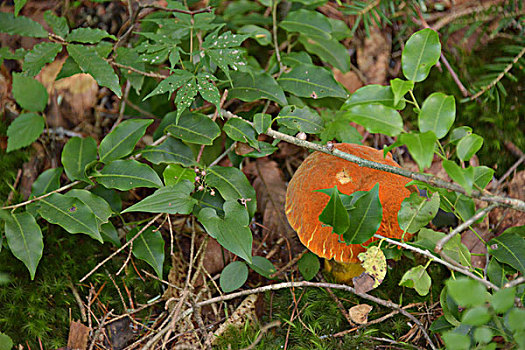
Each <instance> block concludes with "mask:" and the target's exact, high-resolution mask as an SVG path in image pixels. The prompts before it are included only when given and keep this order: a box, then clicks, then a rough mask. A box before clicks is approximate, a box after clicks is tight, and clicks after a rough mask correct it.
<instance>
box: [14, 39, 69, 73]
mask: <svg viewBox="0 0 525 350" xmlns="http://www.w3.org/2000/svg"><path fill="white" fill-rule="evenodd" d="M60 51H62V45H60V44H57V43H48V42H43V43H40V44H37V45H35V46H34V47H33V49H32V50H31V51H29V52H28V53H27V55H26V56H25V58H24V64H23V66H22V69H23V71H24V72H25V73H26V74H27V75H28V76H31V77H33V76H35V75H37V74H38V73H40V71H41V70H42V68H43V67H44V66H45V65H46V64H48V63H50V62H53V60H54V59H55V57H56V55H57V54H58V53H59V52H60Z"/></svg>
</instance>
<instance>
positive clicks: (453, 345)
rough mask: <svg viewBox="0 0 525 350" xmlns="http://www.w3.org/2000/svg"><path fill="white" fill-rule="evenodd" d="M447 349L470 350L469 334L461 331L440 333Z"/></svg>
mask: <svg viewBox="0 0 525 350" xmlns="http://www.w3.org/2000/svg"><path fill="white" fill-rule="evenodd" d="M442 338H443V341H444V342H445V345H446V348H447V349H454V350H470V338H469V336H467V335H465V334H461V333H455V332H453V331H448V332H446V333H444V334H443V335H442Z"/></svg>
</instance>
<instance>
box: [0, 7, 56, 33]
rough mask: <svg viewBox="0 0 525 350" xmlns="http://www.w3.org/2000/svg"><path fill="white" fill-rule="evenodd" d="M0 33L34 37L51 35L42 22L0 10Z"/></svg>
mask: <svg viewBox="0 0 525 350" xmlns="http://www.w3.org/2000/svg"><path fill="white" fill-rule="evenodd" d="M0 33H6V34H11V35H14V34H18V35H20V36H30V37H34V38H47V36H48V35H49V33H48V32H47V31H46V30H45V29H44V27H42V25H41V24H40V23H38V22H35V21H33V20H32V19H29V18H27V17H24V16H18V17H15V16H14V15H13V14H12V13H9V12H0Z"/></svg>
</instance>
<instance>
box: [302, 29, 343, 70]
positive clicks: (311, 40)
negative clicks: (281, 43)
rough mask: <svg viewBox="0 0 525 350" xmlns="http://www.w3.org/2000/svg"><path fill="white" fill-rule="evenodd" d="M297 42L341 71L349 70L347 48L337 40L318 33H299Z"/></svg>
mask: <svg viewBox="0 0 525 350" xmlns="http://www.w3.org/2000/svg"><path fill="white" fill-rule="evenodd" d="M299 42H300V43H301V44H303V46H304V47H305V49H306V51H308V52H310V53H311V54H314V55H317V56H319V58H320V59H321V60H322V61H323V62H327V63H329V64H331V65H332V66H334V67H336V68H337V69H339V70H340V71H341V72H348V71H349V70H350V55H349V54H348V49H347V48H346V47H345V46H344V45H343V44H341V43H340V42H339V41H337V40H335V39H332V38H328V39H327V38H324V37H322V36H318V35H300V36H299Z"/></svg>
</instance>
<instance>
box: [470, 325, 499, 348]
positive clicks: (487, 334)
mask: <svg viewBox="0 0 525 350" xmlns="http://www.w3.org/2000/svg"><path fill="white" fill-rule="evenodd" d="M493 337H494V333H492V331H491V330H490V328H488V327H476V329H475V330H474V339H475V340H476V341H477V342H480V343H482V344H488V343H490V341H491V340H492V338H493ZM493 344H494V345H495V343H493ZM485 350H489V349H487V348H485Z"/></svg>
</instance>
